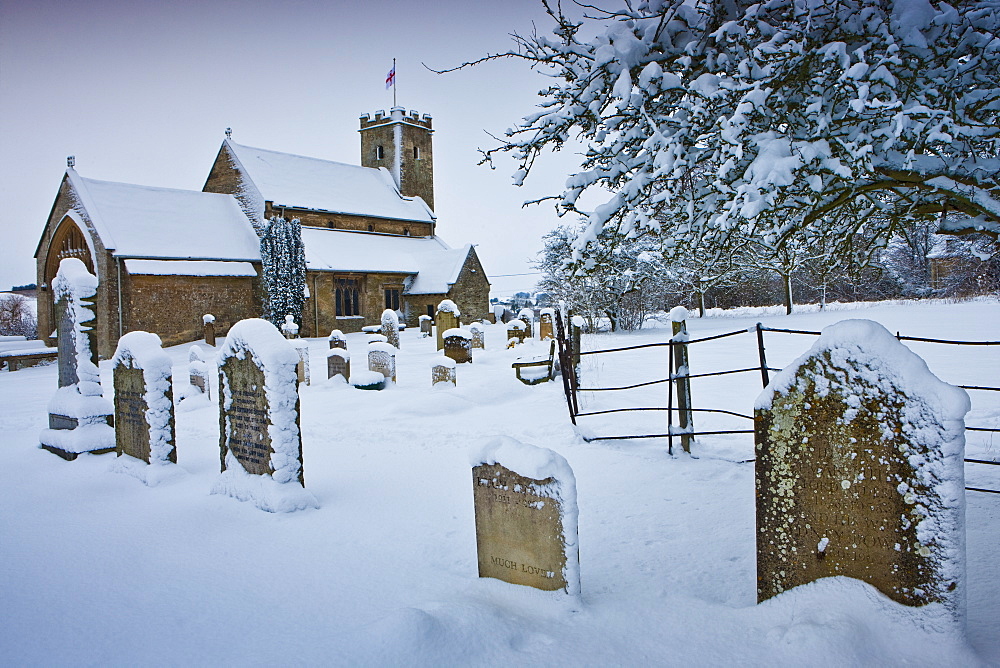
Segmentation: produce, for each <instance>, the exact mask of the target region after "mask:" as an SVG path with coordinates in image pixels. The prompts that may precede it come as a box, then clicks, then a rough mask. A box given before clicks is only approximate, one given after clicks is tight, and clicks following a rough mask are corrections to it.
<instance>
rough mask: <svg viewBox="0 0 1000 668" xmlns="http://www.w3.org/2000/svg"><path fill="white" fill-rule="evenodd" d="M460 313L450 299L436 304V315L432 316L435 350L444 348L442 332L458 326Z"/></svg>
mask: <svg viewBox="0 0 1000 668" xmlns="http://www.w3.org/2000/svg"><path fill="white" fill-rule="evenodd" d="M461 315H462V314H461V312H460V311H459V310H458V306H457V305H456V304H455V302H453V301H451V300H450V299H445V300H444V301H442V302H441V303H440V304H438V307H437V315H436V316H435V318H434V323H435V329H436V330H437V350H441V349H443V348H444V336H443V334H444V332H447V331H448V330H449V329H455V328H456V327H458V326H459V320H458V319H459V318H460V317H461Z"/></svg>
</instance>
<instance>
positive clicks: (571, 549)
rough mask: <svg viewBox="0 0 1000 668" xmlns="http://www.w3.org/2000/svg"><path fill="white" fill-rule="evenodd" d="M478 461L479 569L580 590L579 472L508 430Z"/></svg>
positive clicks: (512, 578) (474, 459)
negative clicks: (522, 441)
mask: <svg viewBox="0 0 1000 668" xmlns="http://www.w3.org/2000/svg"><path fill="white" fill-rule="evenodd" d="M472 466H473V468H472V487H473V496H474V500H475V507H476V545H477V548H478V554H479V577H483V578H486V577H489V578H497V579H499V580H503V581H505V582H510V583H512V584H520V585H528V586H529V587H536V588H538V589H545V590H548V591H555V590H558V589H561V590H563V591H565V592H566V593H569V594H579V593H580V553H579V548H578V543H577V509H576V478H575V477H574V476H573V470H572V469H571V468H570V467H569V464H568V463H567V462H566V460H565V459H564V458H563V457H562V456H561V455H559V454H557V453H555V452H553V451H552V450H548V449H546V448H538V447H535V446H533V445H527V444H524V443H520V442H519V441H516V440H514V439H512V438H508V437H505V436H504V437H500V438H497V439H495V440H492V441H490V442H489V443H487V444H486V445H485V446H484V447H483V448H482V449H481V450H480V451H479V452H477V453H475V454H474V455H473V457H472Z"/></svg>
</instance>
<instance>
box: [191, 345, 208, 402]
mask: <svg viewBox="0 0 1000 668" xmlns="http://www.w3.org/2000/svg"><path fill="white" fill-rule="evenodd" d="M188 381H189V382H190V383H191V386H192V387H195V388H197V389H198V390H199V391H200V392H201V393H202V394H204V395H206V396H208V397H209V398H211V393H212V386H211V384H210V383H209V382H208V364H207V363H206V362H205V356H204V355H202V352H201V346H199V345H198V344H197V343H195V344H192V345H191V349H190V350H189V351H188Z"/></svg>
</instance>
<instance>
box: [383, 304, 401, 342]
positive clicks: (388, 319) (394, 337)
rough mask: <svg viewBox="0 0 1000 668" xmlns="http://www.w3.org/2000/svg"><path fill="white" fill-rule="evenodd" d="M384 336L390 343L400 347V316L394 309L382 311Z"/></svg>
mask: <svg viewBox="0 0 1000 668" xmlns="http://www.w3.org/2000/svg"><path fill="white" fill-rule="evenodd" d="M382 336H384V337H385V340H386V342H388V343H389V344H390V345H392V346H394V347H395V348H399V316H398V315H396V312H395V311H393V310H392V309H388V308H387V309H386V310H384V311H382Z"/></svg>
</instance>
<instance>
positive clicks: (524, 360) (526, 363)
mask: <svg viewBox="0 0 1000 668" xmlns="http://www.w3.org/2000/svg"><path fill="white" fill-rule="evenodd" d="M555 358H556V342H555V340H552V341H550V342H549V354H548V355H547V356H546V355H535V356H533V357H518V358H517V361H515V362H514V363H513V364H511V365H510V366H511V367H512V368H513V369H514V375H515V376H517V379H518V380H519V381H521V382H522V383H524V384H525V385H537V384H538V383H544V382H547V381H550V380H552V378H553V377H554V376H555Z"/></svg>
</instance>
